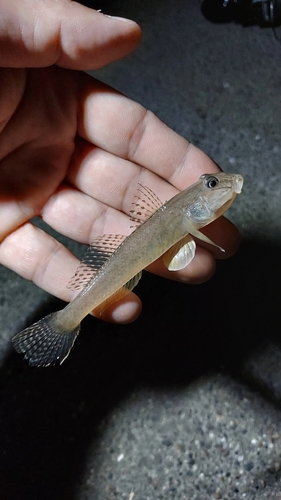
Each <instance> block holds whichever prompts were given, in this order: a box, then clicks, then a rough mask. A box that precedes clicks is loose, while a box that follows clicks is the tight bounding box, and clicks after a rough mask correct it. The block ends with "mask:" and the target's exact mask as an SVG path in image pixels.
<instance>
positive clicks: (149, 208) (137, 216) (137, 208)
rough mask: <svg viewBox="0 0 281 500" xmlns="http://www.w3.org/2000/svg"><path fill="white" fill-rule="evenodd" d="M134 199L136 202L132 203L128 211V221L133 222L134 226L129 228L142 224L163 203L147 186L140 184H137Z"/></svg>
mask: <svg viewBox="0 0 281 500" xmlns="http://www.w3.org/2000/svg"><path fill="white" fill-rule="evenodd" d="M135 199H136V201H133V203H132V209H131V210H130V214H131V215H130V219H131V221H132V222H134V226H131V227H137V226H139V225H140V224H142V223H143V222H144V221H145V220H146V219H148V218H149V217H150V216H151V215H152V214H153V213H154V212H156V210H158V208H160V207H161V206H162V205H163V202H162V201H161V200H160V199H159V198H158V196H157V195H156V194H155V193H154V191H152V189H150V188H149V187H147V186H142V184H139V188H138V190H137V194H136V196H135Z"/></svg>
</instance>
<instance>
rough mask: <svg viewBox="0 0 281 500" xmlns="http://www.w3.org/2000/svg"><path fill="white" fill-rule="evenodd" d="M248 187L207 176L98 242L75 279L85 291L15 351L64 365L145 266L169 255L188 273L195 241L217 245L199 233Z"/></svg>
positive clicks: (18, 339) (36, 361) (39, 362)
mask: <svg viewBox="0 0 281 500" xmlns="http://www.w3.org/2000/svg"><path fill="white" fill-rule="evenodd" d="M242 185H243V178H242V176H241V175H238V174H227V173H223V172H220V173H217V174H205V175H203V176H201V177H200V179H199V181H198V182H196V183H195V184H193V185H192V186H189V187H188V188H186V189H185V190H183V191H181V192H180V193H178V194H177V195H176V196H174V197H173V198H172V199H170V200H169V201H167V202H166V203H164V204H161V203H160V200H159V201H157V202H156V203H155V204H156V210H155V212H154V213H152V214H151V215H150V216H149V217H148V218H147V219H146V220H145V221H144V222H142V224H140V225H138V227H137V228H136V229H135V230H134V231H133V232H132V233H131V234H130V235H129V236H126V237H125V236H124V237H123V236H113V235H104V236H103V237H101V238H98V239H97V240H96V241H95V242H93V244H92V246H91V247H90V248H89V250H88V251H87V252H86V255H85V257H84V259H83V260H82V263H81V265H80V266H79V268H78V270H77V273H76V275H75V276H74V277H73V279H72V280H71V285H72V287H74V288H77V287H79V286H81V284H82V285H83V283H84V284H85V286H84V287H83V289H82V290H81V292H80V293H79V294H78V295H77V296H76V297H75V298H74V300H73V301H72V302H70V303H69V304H68V305H67V306H66V307H65V308H64V309H62V310H61V311H58V312H56V313H52V314H50V315H48V316H46V317H45V318H43V319H41V320H39V321H38V322H37V323H34V324H33V325H31V326H30V327H28V328H26V329H25V330H23V331H22V332H20V333H19V334H17V335H16V336H15V337H14V339H13V343H14V346H15V349H16V350H17V351H18V352H23V353H24V354H25V358H26V359H28V360H29V364H30V365H35V366H48V365H50V364H54V363H56V362H60V363H62V362H63V361H64V359H65V358H66V357H67V356H68V354H69V352H70V350H71V348H72V346H73V343H74V341H75V339H76V337H77V335H78V333H79V330H80V323H81V321H82V319H83V318H84V317H85V316H86V315H87V314H89V313H90V312H91V311H92V310H93V309H96V308H99V309H100V310H101V311H102V310H104V309H105V308H106V307H108V305H110V304H111V303H113V302H115V301H116V300H120V298H122V297H123V296H124V295H126V293H128V292H129V291H130V290H132V289H133V288H134V286H135V285H136V284H137V283H138V281H139V279H140V277H141V272H142V270H143V269H144V268H145V267H147V266H148V265H149V264H151V263H152V262H154V261H155V260H156V259H158V258H159V257H161V256H162V255H163V256H164V257H163V259H164V263H165V265H166V266H167V267H168V269H170V270H178V269H182V268H183V267H185V266H186V265H188V263H189V262H190V261H191V260H192V259H193V257H194V254H195V249H196V244H195V241H194V239H193V236H194V237H196V238H198V239H201V240H203V241H205V242H207V243H210V244H212V245H215V243H213V242H212V241H211V240H209V238H207V237H206V236H205V235H204V234H203V233H201V232H200V231H199V229H201V228H202V227H204V226H206V225H208V224H210V223H211V222H212V221H214V220H215V219H217V218H218V217H219V216H220V215H222V214H223V213H224V212H225V210H227V208H229V206H230V205H231V204H232V202H233V201H234V199H235V197H236V195H237V194H239V193H240V192H241V189H242ZM140 191H141V196H142V198H145V197H146V196H148V195H149V196H150V194H151V193H152V192H151V191H150V190H149V189H148V188H145V187H141V189H140ZM152 195H153V193H152ZM154 200H158V199H157V197H155V198H154ZM143 201H144V200H142V202H143ZM215 246H217V245H215ZM219 248H220V247H219ZM221 250H222V251H223V249H221ZM89 275H90V278H89V277H88V276H89Z"/></svg>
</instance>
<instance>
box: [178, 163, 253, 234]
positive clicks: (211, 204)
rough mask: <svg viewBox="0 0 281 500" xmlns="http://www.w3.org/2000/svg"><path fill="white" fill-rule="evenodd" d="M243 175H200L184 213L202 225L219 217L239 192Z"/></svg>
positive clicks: (197, 224) (197, 225)
mask: <svg viewBox="0 0 281 500" xmlns="http://www.w3.org/2000/svg"><path fill="white" fill-rule="evenodd" d="M242 186H243V177H242V175H240V174H228V173H225V172H219V173H215V174H204V175H201V177H200V179H199V181H198V182H197V183H196V184H195V185H194V190H193V193H192V197H191V198H189V202H190V203H189V205H188V206H186V207H184V212H185V215H187V216H188V218H189V219H190V220H191V221H192V222H193V223H194V224H195V225H196V227H197V228H200V227H203V226H205V225H207V224H209V223H210V222H212V221H213V220H215V219H217V218H218V217H220V216H221V215H222V214H223V213H224V212H225V211H226V210H227V209H228V208H229V207H230V206H231V205H232V203H233V201H234V200H235V198H236V196H237V194H239V193H241V190H242Z"/></svg>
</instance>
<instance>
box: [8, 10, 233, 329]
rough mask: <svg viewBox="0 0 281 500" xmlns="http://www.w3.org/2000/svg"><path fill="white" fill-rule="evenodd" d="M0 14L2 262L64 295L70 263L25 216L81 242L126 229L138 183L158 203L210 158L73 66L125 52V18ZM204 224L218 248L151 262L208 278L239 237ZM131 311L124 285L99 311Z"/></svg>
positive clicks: (134, 301) (193, 279)
mask: <svg viewBox="0 0 281 500" xmlns="http://www.w3.org/2000/svg"><path fill="white" fill-rule="evenodd" d="M0 14H1V15H0V67H1V69H0V81H1V87H0V220H1V224H0V263H2V264H3V265H5V266H7V267H9V268H10V269H12V270H13V271H15V272H16V273H18V274H19V275H21V276H23V277H24V278H25V279H28V280H31V281H33V282H34V283H35V284H36V285H38V286H39V287H41V288H43V289H44V290H46V291H48V292H49V293H51V294H53V295H55V296H57V297H59V298H61V299H63V300H66V301H70V300H71V299H72V298H73V292H72V291H71V290H69V289H67V288H66V285H67V283H68V281H69V279H70V277H71V276H72V275H73V274H74V273H75V270H76V268H77V266H78V260H77V259H76V258H75V257H74V256H73V255H72V254H71V253H70V252H69V251H68V250H67V249H66V248H65V247H64V246H63V245H61V244H60V243H59V242H58V241H56V240H55V239H54V238H52V237H51V236H49V235H47V234H46V233H44V232H43V231H41V230H39V229H38V228H36V227H34V226H33V225H32V224H31V223H30V219H31V218H32V217H33V216H34V215H38V216H40V217H42V219H43V220H44V221H45V222H47V223H48V224H49V225H50V226H51V227H53V228H54V229H56V230H57V231H58V232H60V233H61V234H64V235H66V236H69V237H71V238H73V239H75V240H77V241H79V242H81V243H86V244H88V243H90V242H91V241H92V240H93V239H94V238H95V237H96V236H98V235H101V234H103V233H120V234H129V233H130V231H131V229H130V226H131V222H130V220H129V217H128V214H129V211H130V209H131V203H132V200H133V198H134V195H135V190H136V186H137V183H138V182H139V183H141V184H142V185H147V186H149V187H150V188H151V189H152V190H153V191H154V192H155V193H157V195H158V196H159V198H160V199H162V200H164V201H165V200H166V199H169V198H171V197H172V196H173V195H175V194H176V193H177V192H178V191H179V190H181V189H183V187H187V186H188V185H190V184H192V183H194V182H196V181H197V180H198V178H199V176H200V175H201V174H203V173H211V172H218V171H219V167H218V166H217V165H216V164H215V163H214V162H213V161H212V160H211V159H210V158H209V157H208V156H206V155H205V154H204V153H203V152H202V151H200V150H199V149H198V148H196V147H195V146H193V145H192V144H190V143H189V142H188V141H187V140H186V139H184V138H182V137H181V136H179V135H178V134H176V133H175V132H174V131H172V130H171V129H170V128H168V127H167V126H166V125H165V124H163V123H162V122H161V121H160V120H159V119H158V118H157V117H156V116H155V115H153V114H152V113H151V112H150V111H147V110H145V109H144V108H143V107H142V106H141V105H140V104H138V103H135V102H133V101H131V100H130V99H128V98H126V97H125V96H123V95H121V94H119V93H118V92H116V91H115V90H113V89H111V88H109V87H106V86H105V85H103V84H101V83H100V82H98V81H96V80H94V79H92V78H90V77H89V76H88V75H86V74H85V73H84V72H83V71H81V70H88V69H94V68H99V67H101V66H104V65H106V64H108V63H110V62H112V61H114V60H117V59H120V58H122V57H124V56H125V55H127V54H128V53H130V52H131V51H132V50H134V49H135V48H136V47H137V45H138V44H139V42H140V38H141V31H140V28H139V27H138V26H137V25H136V24H135V23H134V22H133V21H127V20H119V19H114V18H110V17H107V16H104V15H103V14H100V13H97V12H96V11H93V10H91V9H88V8H86V7H84V6H81V5H79V4H76V3H75V2H71V1H69V0H57V1H54V0H45V1H44V2H37V1H36V0H25V1H22V0H0ZM27 68H29V69H27ZM165 181H168V182H169V183H170V184H168V183H167V182H165ZM205 232H206V234H207V235H208V236H209V237H210V238H211V239H212V240H214V241H216V242H217V243H218V244H219V245H221V246H222V247H223V248H225V250H226V252H225V254H223V255H221V254H220V252H219V250H217V249H213V248H210V247H208V248H206V246H204V245H203V244H201V243H200V245H201V246H198V249H197V252H196V256H195V258H194V260H193V261H192V263H191V264H190V265H189V266H188V267H187V268H185V269H183V270H182V271H178V272H174V273H170V272H169V271H168V270H167V269H166V268H165V267H164V266H163V263H162V262H161V261H157V262H155V263H154V264H153V265H151V266H149V270H150V271H152V272H155V273H158V274H160V275H162V276H165V277H168V278H171V279H176V280H179V281H184V282H188V283H201V282H203V281H206V280H207V279H209V278H210V277H211V275H212V274H213V272H214V270H215V257H219V258H221V257H224V258H225V257H229V256H230V255H232V254H233V253H234V252H235V250H236V249H237V246H238V244H239V235H238V232H237V229H236V228H235V227H234V226H233V225H232V224H231V223H230V222H229V221H227V220H226V219H224V218H220V219H219V220H218V221H216V222H214V223H213V224H212V225H211V226H208V228H207V229H206V231H205ZM140 309H141V303H140V300H139V299H138V297H137V296H136V295H135V294H133V293H130V294H129V295H128V296H127V297H125V298H124V299H123V300H122V301H120V302H118V303H116V304H113V305H112V306H111V307H110V308H109V309H107V310H106V311H105V312H104V314H103V319H106V320H108V321H114V322H124V323H125V322H129V321H132V320H133V319H135V318H136V317H137V315H138V314H139V312H140Z"/></svg>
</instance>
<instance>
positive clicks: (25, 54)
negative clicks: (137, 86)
mask: <svg viewBox="0 0 281 500" xmlns="http://www.w3.org/2000/svg"><path fill="white" fill-rule="evenodd" d="M140 38H141V31H140V28H139V26H138V25H137V24H136V23H134V22H133V21H130V20H126V19H119V18H114V17H109V16H105V15H103V14H101V13H99V12H97V11H95V10H93V9H89V8H87V7H85V6H83V5H80V4H78V3H76V2H72V1H70V0H67V1H64V0H58V1H57V2H53V1H50V0H46V1H44V2H36V1H33V0H29V1H26V2H22V1H21V0H10V1H9V2H3V1H2V5H1V19H0V66H2V67H9V68H11V67H18V68H23V67H46V66H50V65H52V64H57V65H59V66H62V67H64V68H70V69H83V70H86V69H95V68H99V67H101V66H104V65H106V64H108V63H110V62H112V61H115V60H117V59H120V58H122V57H124V56H125V55H127V54H128V53H130V52H131V51H132V50H134V49H135V48H136V47H137V45H138V43H139V41H140Z"/></svg>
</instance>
